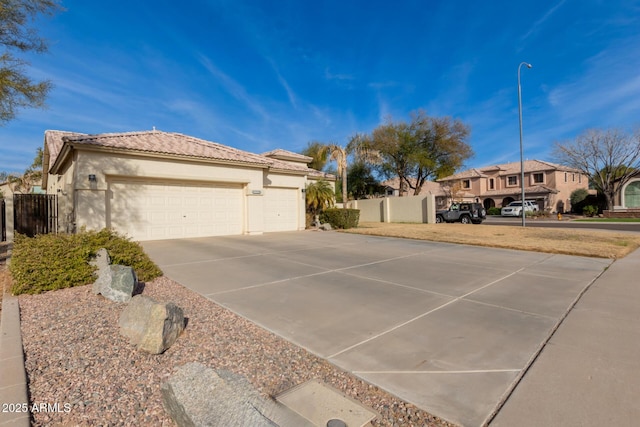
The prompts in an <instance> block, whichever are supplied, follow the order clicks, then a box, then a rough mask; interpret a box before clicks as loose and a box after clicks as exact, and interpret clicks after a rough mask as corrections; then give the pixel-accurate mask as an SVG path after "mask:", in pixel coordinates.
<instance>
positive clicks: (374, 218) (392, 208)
mask: <svg viewBox="0 0 640 427" xmlns="http://www.w3.org/2000/svg"><path fill="white" fill-rule="evenodd" d="M347 206H348V207H350V208H353V209H359V210H360V221H361V222H367V221H370V222H418V223H429V224H434V223H435V221H436V199H435V196H434V195H433V194H427V195H421V196H407V197H385V198H381V199H368V200H353V201H350V202H348V203H347Z"/></svg>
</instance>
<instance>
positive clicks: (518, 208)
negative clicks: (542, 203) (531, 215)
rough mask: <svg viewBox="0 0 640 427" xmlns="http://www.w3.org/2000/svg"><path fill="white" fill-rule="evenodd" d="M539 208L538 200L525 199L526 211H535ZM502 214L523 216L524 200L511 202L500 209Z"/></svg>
mask: <svg viewBox="0 0 640 427" xmlns="http://www.w3.org/2000/svg"><path fill="white" fill-rule="evenodd" d="M537 210H538V205H537V204H536V202H532V201H531V200H525V201H524V211H525V212H535V211H537ZM500 215H502V216H522V202H521V201H520V200H518V201H515V202H511V203H509V204H508V205H507V206H505V207H504V208H502V209H500Z"/></svg>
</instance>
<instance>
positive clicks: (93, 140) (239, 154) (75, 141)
mask: <svg viewBox="0 0 640 427" xmlns="http://www.w3.org/2000/svg"><path fill="white" fill-rule="evenodd" d="M65 143H66V144H70V145H82V146H95V147H105V148H115V149H122V150H131V151H136V152H142V153H153V154H170V155H177V156H185V157H191V158H194V159H198V158H199V159H213V160H220V161H224V162H232V163H238V164H251V165H256V166H261V167H265V168H267V167H268V168H270V169H275V170H280V171H286V172H293V173H296V172H297V173H304V174H307V175H309V176H313V177H316V178H327V179H335V177H334V176H333V175H330V174H326V173H324V172H320V171H316V170H315V169H311V168H309V167H308V166H307V165H306V164H295V163H291V162H286V161H283V160H279V159H274V158H272V157H265V156H264V155H259V154H254V153H250V152H248V151H243V150H238V149H236V148H232V147H229V146H226V145H222V144H219V143H216V142H210V141H206V140H203V139H199V138H195V137H192V136H188V135H183V134H180V133H174V132H163V131H158V130H153V131H142V132H123V133H103V134H96V135H89V134H83V133H76V132H64V131H55V130H48V131H46V132H45V144H46V146H47V147H48V151H49V156H50V159H49V168H50V169H51V167H53V165H54V164H55V162H56V159H57V158H58V155H59V154H60V152H61V150H62V148H63V146H64V144H65ZM270 153H272V154H273V153H276V155H277V154H282V155H288V156H289V157H293V155H295V156H299V158H300V159H301V160H302V158H303V157H306V156H302V155H300V154H297V153H292V152H290V151H286V150H273V151H272V152H270ZM265 154H268V153H265Z"/></svg>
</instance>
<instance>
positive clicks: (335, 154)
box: [325, 143, 347, 209]
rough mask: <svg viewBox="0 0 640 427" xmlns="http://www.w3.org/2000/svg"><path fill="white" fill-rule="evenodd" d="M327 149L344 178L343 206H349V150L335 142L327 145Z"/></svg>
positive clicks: (342, 178) (330, 158)
mask: <svg viewBox="0 0 640 427" xmlns="http://www.w3.org/2000/svg"><path fill="white" fill-rule="evenodd" d="M325 150H326V151H327V152H329V160H335V162H336V166H337V169H338V174H339V175H340V177H341V180H342V207H343V208H345V209H346V207H347V150H346V149H345V148H344V147H342V146H340V145H338V144H334V143H330V144H327V145H325Z"/></svg>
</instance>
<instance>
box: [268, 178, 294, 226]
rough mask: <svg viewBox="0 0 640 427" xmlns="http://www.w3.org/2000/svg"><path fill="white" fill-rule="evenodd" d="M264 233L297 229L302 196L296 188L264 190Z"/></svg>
mask: <svg viewBox="0 0 640 427" xmlns="http://www.w3.org/2000/svg"><path fill="white" fill-rule="evenodd" d="M264 197H265V203H264V204H265V215H264V231H293V230H297V229H298V215H299V212H300V211H299V209H300V205H299V204H298V203H299V202H300V203H301V200H302V196H301V193H300V190H298V189H297V188H266V189H265V193H264Z"/></svg>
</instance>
